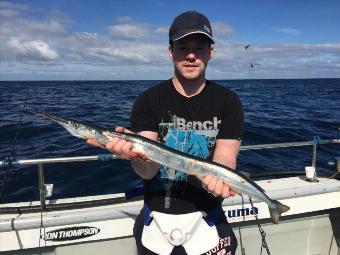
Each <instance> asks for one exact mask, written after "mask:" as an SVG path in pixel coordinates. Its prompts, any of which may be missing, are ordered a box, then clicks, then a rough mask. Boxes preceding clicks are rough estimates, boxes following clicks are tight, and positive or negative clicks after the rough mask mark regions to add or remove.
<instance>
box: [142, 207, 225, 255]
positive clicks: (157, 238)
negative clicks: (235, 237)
mask: <svg viewBox="0 0 340 255" xmlns="http://www.w3.org/2000/svg"><path fill="white" fill-rule="evenodd" d="M221 214H224V212H223V210H222V207H221V206H218V207H215V208H213V209H212V210H210V211H209V212H208V213H205V212H200V211H199V212H193V213H186V214H166V213H161V212H156V211H150V209H149V208H148V206H147V205H146V204H144V207H143V217H144V228H143V234H142V244H143V245H144V247H146V248H147V249H149V250H151V251H153V252H155V253H157V254H161V255H168V254H171V252H172V250H173V248H174V246H179V245H182V246H183V247H184V249H185V251H186V253H187V254H193V255H195V254H197V255H198V254H202V253H204V252H207V251H209V250H210V249H212V248H214V247H215V246H216V245H217V244H218V242H219V236H218V233H217V229H216V227H215V224H216V223H217V222H218V221H219V220H220V219H221Z"/></svg>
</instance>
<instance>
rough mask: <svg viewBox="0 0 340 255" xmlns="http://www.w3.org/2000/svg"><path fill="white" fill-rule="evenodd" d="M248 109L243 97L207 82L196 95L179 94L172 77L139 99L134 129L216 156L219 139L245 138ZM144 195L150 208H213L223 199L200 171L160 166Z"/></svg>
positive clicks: (200, 154)
mask: <svg viewBox="0 0 340 255" xmlns="http://www.w3.org/2000/svg"><path fill="white" fill-rule="evenodd" d="M243 125H244V120H243V109H242V106H241V103H240V100H239V98H238V96H237V95H236V94H235V93H233V92H232V91H230V90H228V89H227V88H225V87H222V86H220V85H217V84H216V83H213V82H210V81H207V82H206V86H205V87H204V89H203V90H202V91H201V92H200V93H199V94H198V95H195V96H193V97H189V98H188V97H185V96H183V95H181V94H179V93H178V92H177V91H176V89H175V87H174V85H173V83H172V81H171V80H168V81H164V82H162V83H160V84H158V85H156V86H154V87H152V88H150V89H148V90H147V91H145V92H144V93H142V94H141V95H140V96H139V97H138V98H137V99H136V101H135V103H134V105H133V108H132V112H131V129H132V130H133V131H135V132H140V131H153V132H157V133H158V135H159V141H160V142H161V143H163V144H165V145H167V146H169V147H171V148H174V149H177V150H180V151H182V152H185V153H188V154H190V155H194V156H197V157H201V158H205V159H211V158H212V154H213V152H214V146H215V142H216V139H242V136H243ZM144 200H145V203H146V204H147V205H148V206H149V208H150V210H155V211H160V212H165V213H172V214H181V213H189V212H193V211H197V210H200V211H201V210H203V211H206V212H207V211H209V210H210V209H212V208H213V207H215V206H217V205H218V204H219V203H221V201H222V200H221V199H219V198H215V197H214V196H213V195H211V194H209V193H207V191H205V190H204V189H203V188H202V185H201V182H200V181H199V180H198V179H197V178H196V177H195V176H189V175H186V174H185V173H182V172H180V171H175V170H173V169H168V168H166V167H163V166H161V167H160V170H159V171H158V173H157V175H156V176H155V177H154V178H152V179H151V180H144Z"/></svg>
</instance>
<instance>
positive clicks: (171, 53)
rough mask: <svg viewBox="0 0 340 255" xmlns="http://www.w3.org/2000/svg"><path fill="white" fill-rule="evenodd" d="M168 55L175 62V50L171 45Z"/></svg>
mask: <svg viewBox="0 0 340 255" xmlns="http://www.w3.org/2000/svg"><path fill="white" fill-rule="evenodd" d="M168 55H169V58H170V59H171V60H172V61H173V60H174V57H173V48H172V46H171V45H169V48H168Z"/></svg>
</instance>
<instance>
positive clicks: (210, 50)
mask: <svg viewBox="0 0 340 255" xmlns="http://www.w3.org/2000/svg"><path fill="white" fill-rule="evenodd" d="M213 55H214V47H213V46H210V47H209V59H211V58H212V56H213Z"/></svg>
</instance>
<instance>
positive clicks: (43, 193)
mask: <svg viewBox="0 0 340 255" xmlns="http://www.w3.org/2000/svg"><path fill="white" fill-rule="evenodd" d="M339 143H340V139H326V140H321V139H320V138H319V137H314V139H313V141H306V142H290V143H273V144H259V145H244V146H241V148H240V150H241V151H249V150H262V149H273V148H288V147H300V146H311V145H312V146H313V154H312V167H315V164H316V151H317V146H318V145H319V144H339ZM114 159H120V158H119V157H118V156H116V155H113V154H99V155H92V156H73V157H57V158H41V159H18V160H17V159H15V158H11V157H7V158H6V159H5V160H2V161H0V167H7V170H8V169H9V168H11V167H16V166H26V165H38V174H39V192H40V203H41V207H42V208H44V209H45V208H46V206H45V204H46V197H47V188H46V185H45V177H44V167H43V166H44V164H52V163H67V162H84V161H110V160H114ZM336 164H337V166H336V167H337V169H339V160H337V161H336ZM338 171H339V170H338ZM0 203H1V201H0Z"/></svg>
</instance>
